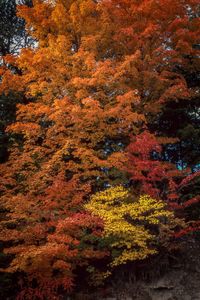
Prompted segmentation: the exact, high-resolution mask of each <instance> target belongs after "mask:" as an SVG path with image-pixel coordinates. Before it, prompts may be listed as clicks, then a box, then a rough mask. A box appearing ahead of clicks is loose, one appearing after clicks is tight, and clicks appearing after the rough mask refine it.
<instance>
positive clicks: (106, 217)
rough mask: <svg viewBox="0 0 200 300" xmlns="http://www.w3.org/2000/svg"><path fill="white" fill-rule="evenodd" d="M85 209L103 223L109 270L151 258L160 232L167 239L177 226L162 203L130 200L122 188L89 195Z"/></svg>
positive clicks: (178, 221)
mask: <svg viewBox="0 0 200 300" xmlns="http://www.w3.org/2000/svg"><path fill="white" fill-rule="evenodd" d="M85 207H86V209H88V210H89V211H91V213H92V214H93V215H96V216H99V217H100V218H102V220H103V221H104V234H103V236H104V239H105V242H106V243H108V247H110V248H111V252H112V259H113V261H112V262H111V266H112V267H113V266H117V265H120V264H124V263H126V262H127V261H135V260H139V259H144V258H146V257H147V256H149V255H152V254H155V253H156V252H157V250H156V244H157V243H158V239H161V236H162V235H163V233H164V232H165V238H166V235H167V236H168V239H169V238H170V235H171V230H172V229H174V227H175V226H177V225H178V224H180V220H178V219H176V218H175V217H174V214H173V212H171V211H169V210H167V208H166V204H165V203H164V202H163V201H158V200H155V199H153V198H151V197H150V196H148V195H142V196H140V197H139V198H138V199H137V200H133V199H132V197H131V194H130V192H129V190H128V189H125V188H124V187H122V186H116V187H111V188H108V189H107V190H105V191H102V192H99V193H97V194H95V195H93V196H92V197H91V200H90V202H89V203H87V204H86V205H85ZM165 242H166V239H165ZM159 244H160V241H159Z"/></svg>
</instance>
